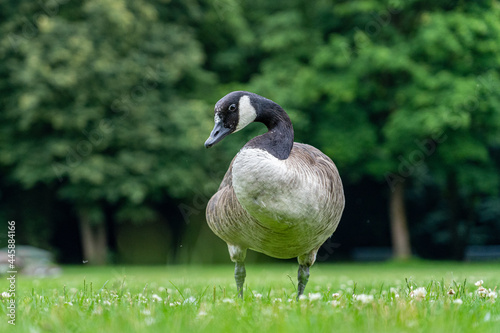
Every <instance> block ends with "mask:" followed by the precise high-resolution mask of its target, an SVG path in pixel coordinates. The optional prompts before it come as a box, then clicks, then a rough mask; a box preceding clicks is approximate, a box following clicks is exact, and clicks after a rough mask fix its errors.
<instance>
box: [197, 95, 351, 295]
mask: <svg viewBox="0 0 500 333" xmlns="http://www.w3.org/2000/svg"><path fill="white" fill-rule="evenodd" d="M214 112H215V117H214V120H215V126H214V128H213V130H212V133H210V137H209V138H208V139H207V141H206V142H205V147H207V148H209V147H212V146H213V145H214V144H216V143H217V142H219V141H221V140H222V139H223V138H224V137H226V136H228V135H229V134H231V133H234V132H237V131H239V130H241V129H242V128H244V127H245V126H247V125H248V124H250V123H252V122H261V123H263V124H264V125H266V126H267V128H268V132H267V133H265V134H262V135H259V136H257V137H255V138H253V139H252V140H250V141H249V142H247V144H246V145H245V146H244V147H243V148H242V149H241V150H240V151H239V153H238V154H237V155H236V156H235V157H234V159H233V160H232V162H231V165H230V166H229V169H228V171H227V172H226V175H225V176H224V179H223V180H222V183H221V185H220V187H219V190H218V191H217V193H215V195H214V196H213V197H212V198H211V199H210V201H209V203H208V205H207V211H206V217H207V222H208V225H209V226H210V229H212V231H213V232H214V233H215V234H216V235H217V236H219V237H220V238H222V239H223V240H224V241H225V242H226V243H227V245H228V249H229V254H230V256H231V261H233V262H234V263H235V271H234V276H235V280H236V287H237V290H238V294H239V296H240V297H243V284H244V282H245V276H246V271H245V264H244V261H245V257H246V251H247V249H251V250H254V251H257V252H261V253H264V254H266V255H269V256H271V257H275V258H280V259H288V258H294V257H297V259H298V262H299V270H298V294H297V298H299V297H300V295H302V294H303V293H304V289H305V287H306V284H307V281H308V280H309V267H310V266H311V265H312V264H314V261H315V260H316V253H317V252H318V250H319V248H320V246H321V245H322V244H323V242H325V240H326V239H327V238H329V237H330V236H331V235H332V233H333V232H334V231H335V229H336V228H337V225H338V223H339V221H340V217H341V216H342V211H343V210H344V190H343V187H342V181H341V179H340V176H339V173H338V171H337V168H336V167H335V164H334V163H333V162H332V160H331V159H330V158H329V157H328V156H326V155H325V154H323V153H322V152H321V151H320V150H318V149H316V148H314V147H312V146H309V145H306V144H302V143H294V142H293V127H292V123H291V121H290V118H289V117H288V115H287V113H286V112H285V111H284V110H283V109H282V108H281V106H279V105H278V104H276V103H275V102H273V101H271V100H269V99H267V98H264V97H262V96H259V95H257V94H254V93H250V92H246V91H234V92H231V93H229V94H227V95H226V96H224V97H223V98H222V99H220V100H219V101H218V102H217V104H216V105H215V110H214Z"/></svg>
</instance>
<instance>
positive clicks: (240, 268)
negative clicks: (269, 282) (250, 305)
mask: <svg viewBox="0 0 500 333" xmlns="http://www.w3.org/2000/svg"><path fill="white" fill-rule="evenodd" d="M227 248H228V250H229V255H230V256H231V261H232V262H234V263H235V266H234V279H235V281H236V290H237V291H238V296H239V297H240V298H243V285H244V283H245V277H246V275H247V273H246V270H245V257H246V256H247V249H245V248H242V247H241V246H237V245H231V244H227Z"/></svg>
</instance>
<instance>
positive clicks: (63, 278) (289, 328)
mask: <svg viewBox="0 0 500 333" xmlns="http://www.w3.org/2000/svg"><path fill="white" fill-rule="evenodd" d="M296 269H297V266H296V265H294V264H291V263H276V264H266V265H257V264H247V280H246V284H245V296H244V299H243V300H240V299H238V298H236V297H235V294H236V290H235V289H236V288H235V285H234V280H233V267H232V266H229V265H224V266H163V267H150V266H147V267H126V266H125V267H122V266H120V267H90V266H79V267H63V273H62V275H60V276H58V277H55V278H33V277H26V276H22V275H18V276H17V281H16V283H17V284H16V299H17V309H16V326H15V328H14V327H13V326H12V325H9V324H8V322H7V321H8V317H7V315H6V313H7V305H8V304H9V303H8V302H9V299H8V297H7V295H5V293H4V294H3V297H1V296H0V312H1V313H2V318H1V320H0V332H10V331H12V332H14V331H16V332H269V331H271V332H446V333H449V332H500V298H499V299H496V295H497V290H496V289H497V286H500V265H499V264H498V263H490V264H476V263H474V264H467V263H450V262H444V263H443V262H410V263H393V262H390V263H369V264H368V263H363V264H359V263H357V264H325V263H318V264H316V265H315V266H313V268H312V269H311V277H310V280H309V284H308V286H307V288H306V293H307V297H305V298H303V299H301V300H299V301H296V300H295V296H296V291H295V284H296ZM291 280H292V281H293V284H292V282H291ZM479 280H483V283H482V286H476V285H475V284H476V282H477V281H479ZM8 285H9V284H8V281H7V280H6V277H2V279H1V281H0V291H5V290H7V288H8ZM489 289H491V291H490V290H489Z"/></svg>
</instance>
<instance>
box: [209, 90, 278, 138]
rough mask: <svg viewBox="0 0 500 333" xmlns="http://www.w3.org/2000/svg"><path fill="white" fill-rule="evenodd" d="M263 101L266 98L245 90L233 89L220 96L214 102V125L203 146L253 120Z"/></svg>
mask: <svg viewBox="0 0 500 333" xmlns="http://www.w3.org/2000/svg"><path fill="white" fill-rule="evenodd" d="M265 101H268V100H267V99H265V98H264V97H261V96H259V95H256V94H253V93H250V92H247V91H233V92H231V93H229V94H227V95H226V96H224V97H222V98H221V99H220V100H219V101H218V102H217V104H215V108H214V113H215V115H214V121H215V125H214V129H213V130H212V133H210V137H209V138H208V139H207V141H205V147H206V148H210V147H212V146H213V145H215V144H216V143H217V142H219V141H221V140H222V139H224V138H225V137H226V136H228V135H229V134H231V133H234V132H237V131H239V130H241V129H242V128H244V127H245V126H247V125H248V124H250V123H251V122H253V121H255V120H256V119H257V114H258V110H259V109H260V107H259V106H260V104H261V103H263V102H265ZM269 102H270V101H269Z"/></svg>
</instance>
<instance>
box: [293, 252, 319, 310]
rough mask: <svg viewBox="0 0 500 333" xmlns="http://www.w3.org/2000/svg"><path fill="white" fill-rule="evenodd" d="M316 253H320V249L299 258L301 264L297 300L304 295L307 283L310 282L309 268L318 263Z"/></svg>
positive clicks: (298, 275)
mask: <svg viewBox="0 0 500 333" xmlns="http://www.w3.org/2000/svg"><path fill="white" fill-rule="evenodd" d="M316 253H318V249H314V250H312V251H311V252H309V253H306V254H303V255H301V256H299V257H298V258H297V260H298V262H299V272H298V274H297V280H298V286H297V291H298V292H297V300H298V299H299V297H300V296H301V295H303V294H304V290H305V289H306V285H307V282H308V281H309V267H311V266H312V265H313V264H314V262H315V261H316Z"/></svg>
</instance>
